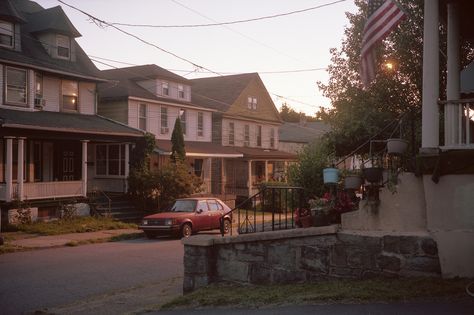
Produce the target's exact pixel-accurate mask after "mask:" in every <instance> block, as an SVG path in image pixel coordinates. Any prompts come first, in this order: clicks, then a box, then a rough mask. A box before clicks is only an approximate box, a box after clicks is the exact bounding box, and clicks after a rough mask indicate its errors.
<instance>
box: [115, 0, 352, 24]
mask: <svg viewBox="0 0 474 315" xmlns="http://www.w3.org/2000/svg"><path fill="white" fill-rule="evenodd" d="M344 1H346V0H338V1H333V2H329V3H325V4H321V5H317V6H314V7H310V8H306V9H301V10H294V11H290V12H285V13H279V14H273V15H266V16H261V17H256V18H250V19H243V20H235V21H228V22H215V23H207V24H181V25H153V24H132V23H118V22H112V23H111V24H112V25H120V26H130V27H151V28H193V27H210V26H222V25H232V24H240V23H248V22H255V21H261V20H268V19H273V18H279V17H283V16H288V15H293V14H298V13H304V12H308V11H313V10H316V9H320V8H324V7H328V6H331V5H334V4H337V3H340V2H344Z"/></svg>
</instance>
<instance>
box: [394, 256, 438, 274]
mask: <svg viewBox="0 0 474 315" xmlns="http://www.w3.org/2000/svg"><path fill="white" fill-rule="evenodd" d="M403 269H407V270H413V271H421V272H426V273H436V274H440V273H441V266H440V263H439V259H438V257H422V256H417V257H410V258H407V259H406V260H405V265H404V266H403Z"/></svg>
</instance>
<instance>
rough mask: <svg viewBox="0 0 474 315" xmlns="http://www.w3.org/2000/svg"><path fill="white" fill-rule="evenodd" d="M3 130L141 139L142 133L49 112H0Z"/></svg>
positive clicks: (91, 118) (95, 119) (81, 116)
mask: <svg viewBox="0 0 474 315" xmlns="http://www.w3.org/2000/svg"><path fill="white" fill-rule="evenodd" d="M0 126H1V127H3V128H14V129H27V130H36V131H53V132H67V133H84V134H96V135H110V136H127V137H142V136H143V132H142V131H140V130H137V129H134V128H131V127H128V126H126V125H123V124H121V123H118V122H115V121H113V120H110V119H107V118H104V117H102V116H98V115H84V114H73V113H61V112H50V111H20V110H11V109H1V110H0Z"/></svg>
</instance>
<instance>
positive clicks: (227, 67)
mask: <svg viewBox="0 0 474 315" xmlns="http://www.w3.org/2000/svg"><path fill="white" fill-rule="evenodd" d="M63 1H64V2H66V3H69V4H71V5H74V6H76V7H78V8H80V9H82V10H84V11H86V12H88V13H90V14H92V15H94V16H95V17H97V18H100V19H102V20H105V21H107V22H116V23H130V24H152V25H184V24H205V23H212V22H227V21H235V20H242V19H250V18H256V17H262V16H268V15H274V14H280V13H286V12H290V11H296V10H302V9H306V8H311V7H315V6H319V5H324V4H328V3H331V2H335V1H337V0H291V1H289V0H258V1H257V0H134V1H131V0H63ZM36 2H38V3H39V4H41V5H42V6H43V7H45V8H50V7H53V6H57V5H60V3H59V2H58V1H56V0H37V1H36ZM62 7H63V9H64V11H65V12H66V14H67V15H68V17H69V18H70V19H71V21H72V23H73V24H74V25H75V27H76V28H77V29H78V30H79V32H80V33H81V34H82V37H80V38H78V39H77V40H78V42H79V44H80V45H81V47H82V48H83V49H84V50H85V51H86V53H87V54H88V55H89V56H95V57H100V58H108V59H113V60H116V61H121V62H127V63H131V64H157V65H159V66H160V67H163V68H166V69H168V70H171V71H173V72H175V73H177V74H179V75H182V76H185V77H186V78H189V79H191V78H197V77H204V76H216V74H209V73H205V72H204V71H203V70H201V71H197V72H196V69H195V67H193V65H191V64H190V63H188V62H185V61H183V60H180V59H178V58H176V57H173V56H171V55H169V54H166V53H164V52H162V51H160V50H158V49H156V48H153V47H151V46H148V45H146V44H144V43H142V42H140V41H138V40H137V39H134V38H132V37H130V36H127V35H125V34H123V33H120V32H119V31H117V30H115V29H113V28H111V27H105V28H101V27H99V26H97V25H96V24H94V23H92V22H91V21H90V20H88V18H87V17H86V16H85V15H84V14H82V13H79V12H78V11H75V10H73V9H70V8H68V7H66V6H64V5H62ZM355 11H356V7H355V5H354V3H353V1H352V0H346V1H342V2H339V3H334V4H331V5H328V6H326V7H322V8H319V9H315V10H311V11H307V12H303V13H298V14H293V15H288V16H283V17H278V18H273V19H265V20H260V21H255V22H249V23H242V24H234V25H228V26H213V27H200V28H145V27H127V26H119V27H120V28H122V29H123V30H125V31H127V32H130V33H132V34H134V35H137V36H139V37H140V38H143V39H144V40H147V41H149V42H151V43H153V44H156V45H157V46H159V47H161V48H163V49H165V50H167V51H170V52H172V53H174V54H176V55H178V56H179V57H182V58H184V59H187V60H189V61H191V62H192V63H194V64H197V65H199V66H203V67H205V68H207V69H210V70H212V71H215V72H218V73H221V74H231V73H244V72H259V73H260V76H261V78H262V80H263V82H264V83H265V86H266V87H267V89H268V91H269V92H270V95H271V96H272V98H273V100H274V102H275V104H276V105H277V107H278V108H279V107H280V106H281V104H282V102H287V103H288V104H289V105H290V106H291V107H293V108H295V109H296V110H297V111H303V112H305V113H307V114H310V115H313V114H314V113H315V112H316V111H317V110H318V108H319V106H321V105H323V106H329V105H330V104H329V101H328V100H327V99H325V98H324V97H322V95H321V93H320V91H319V90H318V88H317V86H316V82H317V81H323V82H325V81H326V80H327V73H326V71H324V70H319V71H308V72H296V73H273V74H271V73H265V72H272V71H287V70H302V69H314V68H325V67H327V65H328V64H329V63H330V54H329V49H330V48H332V47H337V48H339V47H340V43H341V39H342V37H343V32H344V27H345V26H346V25H347V24H348V21H347V18H346V15H345V12H355ZM97 60H99V59H97ZM100 60H102V61H103V62H105V63H107V64H110V65H113V66H116V67H123V66H126V65H124V64H119V63H115V62H111V61H107V60H103V59H100ZM96 65H97V67H98V68H99V69H108V68H110V67H108V66H106V65H104V64H100V63H96ZM178 70H180V71H178ZM181 70H182V71H181ZM276 95H280V96H283V97H285V98H286V99H284V98H280V97H277V96H276Z"/></svg>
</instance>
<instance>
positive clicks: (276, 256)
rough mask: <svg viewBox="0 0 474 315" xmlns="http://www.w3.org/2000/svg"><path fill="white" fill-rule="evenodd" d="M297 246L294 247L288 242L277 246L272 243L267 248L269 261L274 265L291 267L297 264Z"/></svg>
mask: <svg viewBox="0 0 474 315" xmlns="http://www.w3.org/2000/svg"><path fill="white" fill-rule="evenodd" d="M297 250H298V249H297V248H292V247H290V246H288V245H287V244H284V245H280V246H275V245H273V244H272V245H270V246H269V247H268V249H267V260H266V261H267V263H268V264H270V265H274V266H286V267H291V266H293V268H294V266H295V264H296V252H297Z"/></svg>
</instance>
